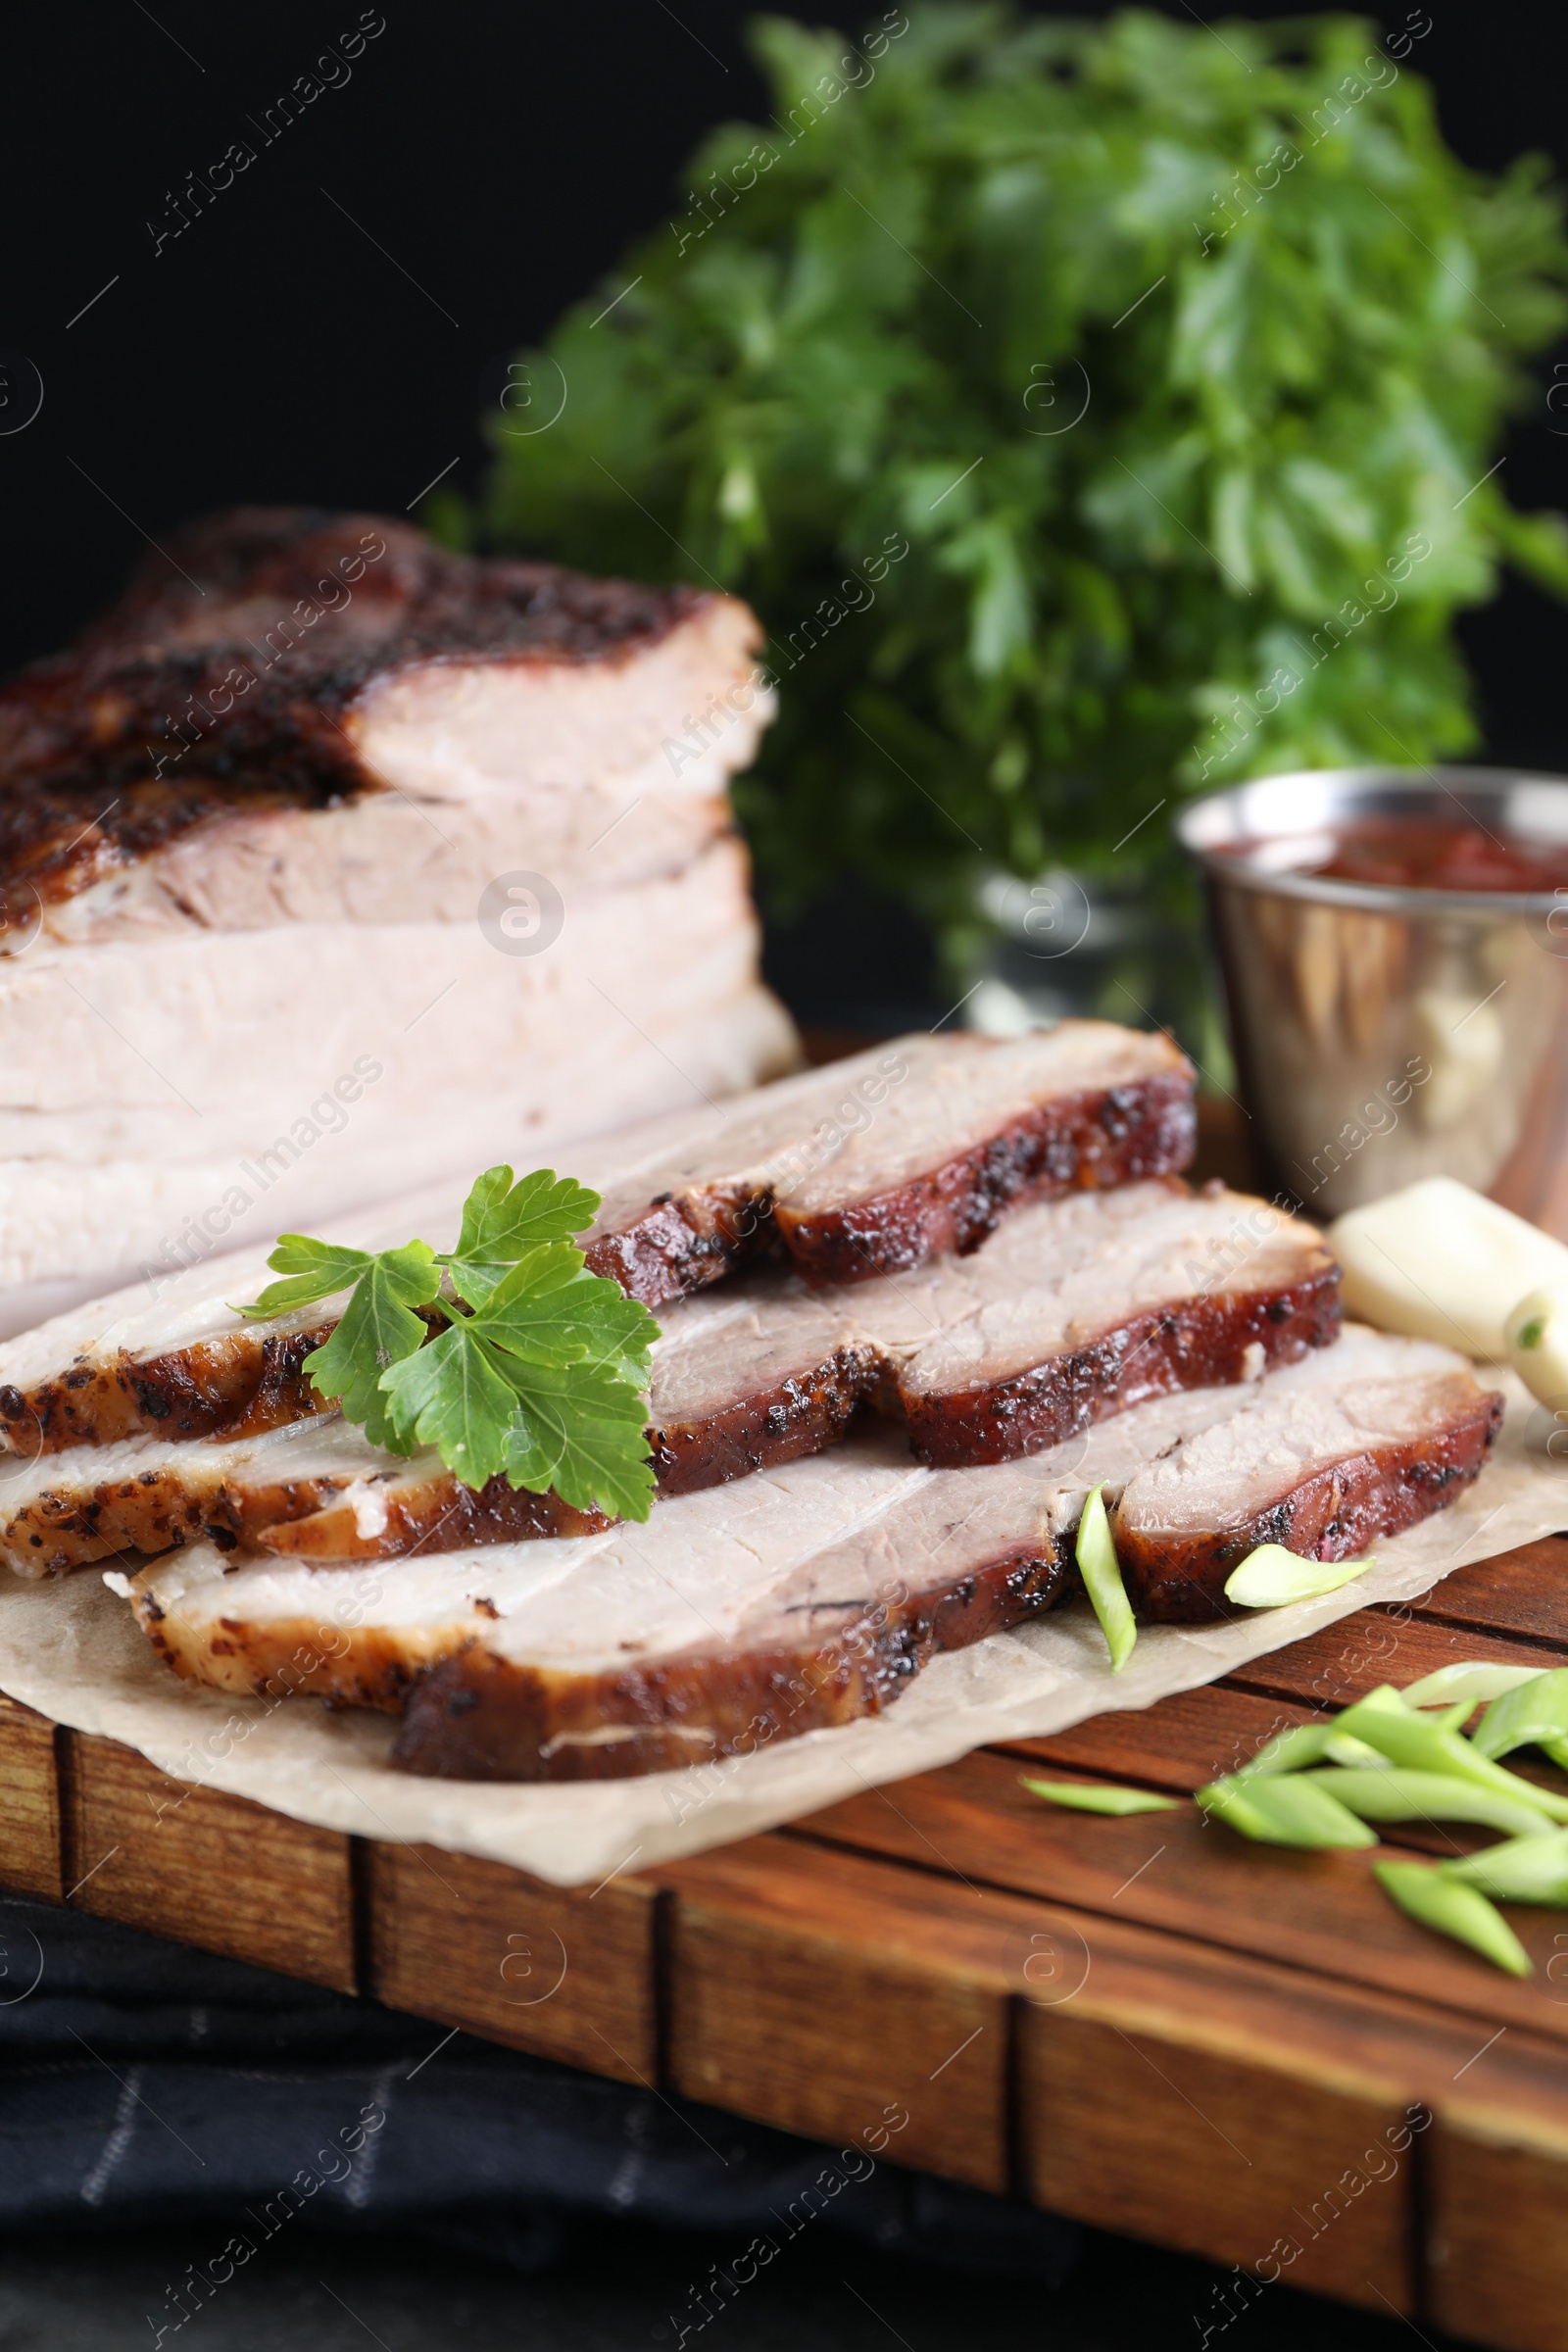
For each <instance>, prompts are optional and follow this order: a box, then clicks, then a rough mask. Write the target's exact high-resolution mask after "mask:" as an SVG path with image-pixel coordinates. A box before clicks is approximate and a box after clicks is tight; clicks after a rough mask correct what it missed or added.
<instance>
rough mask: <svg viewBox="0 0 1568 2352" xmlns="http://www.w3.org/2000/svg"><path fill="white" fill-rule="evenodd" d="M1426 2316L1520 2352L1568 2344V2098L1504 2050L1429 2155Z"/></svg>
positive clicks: (1529, 2062)
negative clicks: (1567, 2216)
mask: <svg viewBox="0 0 1568 2352" xmlns="http://www.w3.org/2000/svg"><path fill="white" fill-rule="evenodd" d="M1427 2162H1428V2167H1429V2208H1430V2210H1429V2220H1428V2229H1427V2237H1426V2244H1425V2247H1424V2249H1423V2251H1424V2259H1425V2268H1426V2276H1427V2291H1426V2308H1427V2311H1428V2313H1429V2315H1430V2317H1431V2318H1432V2320H1433V2321H1434V2322H1435V2323H1436V2324H1437V2326H1439V2327H1446V2328H1448V2329H1450V2330H1451V2331H1452V2332H1453V2333H1454V2334H1455V2335H1459V2336H1463V2337H1466V2338H1468V2339H1471V2340H1473V2341H1474V2342H1476V2343H1479V2344H1504V2345H1507V2346H1508V2347H1510V2352H1562V2347H1563V2345H1564V2343H1565V2342H1568V2229H1564V2227H1563V2215H1564V2211H1565V2209H1568V2097H1565V2095H1564V2086H1563V2085H1562V2083H1561V2082H1559V2081H1557V2080H1556V2079H1555V2078H1554V2077H1553V2076H1552V2075H1551V2074H1550V2073H1549V2072H1548V2070H1546V2069H1544V2068H1542V2067H1541V2066H1540V2064H1539V2061H1538V2059H1537V2055H1536V2053H1535V2052H1534V2051H1533V2050H1532V2049H1530V2048H1528V2047H1519V2048H1515V2049H1513V2050H1510V2049H1509V2045H1508V2042H1506V2041H1504V2042H1500V2043H1499V2044H1498V2045H1497V2046H1496V2048H1495V2050H1491V2051H1488V2052H1487V2054H1486V2056H1485V2058H1484V2059H1483V2060H1482V2061H1481V2062H1480V2064H1479V2065H1478V2066H1477V2067H1476V2068H1475V2070H1474V2072H1473V2073H1470V2074H1466V2075H1463V2076H1461V2077H1460V2078H1459V2079H1458V2081H1457V2082H1455V2083H1454V2084H1453V2085H1452V2086H1451V2089H1450V2092H1449V2095H1448V2098H1447V2100H1446V2104H1445V2107H1444V2108H1443V2110H1442V2111H1440V2113H1439V2115H1438V2117H1437V2125H1436V2129H1435V2130H1434V2131H1433V2133H1432V2142H1431V2147H1430V2149H1429V2151H1428V2158H1427Z"/></svg>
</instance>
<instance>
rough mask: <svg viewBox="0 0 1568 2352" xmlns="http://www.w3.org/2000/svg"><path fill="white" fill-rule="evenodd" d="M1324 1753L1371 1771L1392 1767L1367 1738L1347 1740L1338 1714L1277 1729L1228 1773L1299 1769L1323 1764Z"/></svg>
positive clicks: (1241, 1776)
mask: <svg viewBox="0 0 1568 2352" xmlns="http://www.w3.org/2000/svg"><path fill="white" fill-rule="evenodd" d="M1325 1757H1327V1758H1328V1760H1329V1762H1330V1763H1332V1764H1355V1765H1360V1766H1363V1767H1364V1768H1365V1769H1366V1770H1368V1771H1370V1772H1390V1771H1392V1770H1393V1766H1392V1765H1391V1764H1390V1762H1389V1759H1388V1757H1387V1756H1380V1755H1379V1753H1378V1751H1377V1749H1376V1748H1375V1747H1368V1746H1367V1743H1366V1741H1365V1740H1347V1739H1346V1738H1345V1737H1344V1735H1343V1734H1342V1733H1341V1731H1340V1727H1339V1724H1338V1723H1337V1722H1336V1720H1335V1718H1334V1717H1333V1716H1332V1715H1325V1716H1320V1717H1319V1719H1318V1720H1317V1722H1316V1723H1297V1724H1293V1725H1292V1726H1291V1728H1290V1729H1289V1731H1284V1732H1276V1733H1275V1735H1274V1737H1273V1739H1272V1740H1268V1741H1267V1742H1266V1744H1265V1745H1264V1746H1262V1747H1260V1748H1259V1749H1258V1751H1257V1753H1256V1755H1255V1756H1250V1757H1249V1758H1248V1760H1247V1762H1246V1763H1245V1764H1238V1765H1237V1767H1236V1769H1235V1771H1234V1772H1232V1773H1229V1774H1227V1776H1226V1777H1227V1779H1229V1780H1233V1781H1250V1780H1259V1779H1262V1778H1264V1777H1265V1776H1267V1775H1269V1774H1273V1773H1277V1772H1300V1771H1302V1770H1303V1769H1304V1767H1305V1766H1307V1765H1308V1764H1321V1763H1322V1762H1323V1760H1324V1758H1325Z"/></svg>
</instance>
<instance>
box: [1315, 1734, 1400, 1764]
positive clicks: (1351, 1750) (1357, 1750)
mask: <svg viewBox="0 0 1568 2352" xmlns="http://www.w3.org/2000/svg"><path fill="white" fill-rule="evenodd" d="M1323 1753H1324V1754H1325V1755H1326V1756H1327V1758H1328V1760H1329V1762H1330V1763H1331V1764H1349V1765H1352V1766H1353V1767H1354V1769H1355V1770H1356V1771H1357V1772H1392V1771H1393V1770H1394V1766H1393V1764H1392V1763H1391V1762H1390V1760H1389V1758H1388V1757H1387V1756H1385V1755H1383V1754H1382V1753H1381V1752H1380V1751H1379V1750H1378V1749H1377V1748H1375V1747H1368V1745H1367V1743H1366V1741H1365V1740H1352V1739H1351V1737H1350V1735H1349V1733H1348V1732H1342V1731H1341V1730H1340V1729H1339V1727H1338V1725H1336V1726H1335V1728H1334V1729H1333V1731H1332V1732H1331V1733H1330V1735H1329V1737H1328V1739H1327V1740H1325V1741H1324V1743H1323Z"/></svg>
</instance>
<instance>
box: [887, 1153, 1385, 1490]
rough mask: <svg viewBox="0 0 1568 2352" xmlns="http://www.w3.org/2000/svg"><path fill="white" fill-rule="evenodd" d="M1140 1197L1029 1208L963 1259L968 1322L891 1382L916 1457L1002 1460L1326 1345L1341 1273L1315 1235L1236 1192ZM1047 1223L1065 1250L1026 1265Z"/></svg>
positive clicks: (939, 1334) (943, 1332) (950, 1329)
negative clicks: (1177, 1393)
mask: <svg viewBox="0 0 1568 2352" xmlns="http://www.w3.org/2000/svg"><path fill="white" fill-rule="evenodd" d="M1136 1192H1137V1201H1136V1208H1137V1213H1136V1214H1131V1215H1129V1214H1127V1213H1126V1210H1127V1208H1128V1207H1129V1206H1132V1205H1134V1203H1132V1202H1129V1201H1128V1199H1127V1196H1125V1195H1117V1194H1110V1195H1106V1196H1103V1197H1102V1198H1097V1199H1095V1200H1093V1201H1084V1202H1078V1201H1073V1202H1064V1203H1062V1204H1060V1206H1059V1207H1045V1208H1040V1209H1035V1210H1025V1211H1023V1212H1021V1213H1020V1215H1019V1216H1017V1217H1016V1218H1014V1219H1013V1220H1011V1221H1010V1222H1009V1224H1008V1225H1006V1226H1005V1227H1004V1228H1003V1229H1002V1231H1001V1232H1000V1233H999V1234H998V1235H997V1236H996V1238H995V1240H994V1241H992V1242H991V1243H990V1244H989V1245H988V1246H987V1248H986V1249H985V1250H982V1251H981V1252H980V1253H979V1255H978V1257H976V1258H975V1259H973V1260H972V1261H970V1263H969V1266H968V1267H967V1268H966V1273H967V1279H968V1282H969V1284H970V1286H971V1290H972V1296H973V1299H974V1304H973V1307H972V1309H971V1311H970V1312H968V1313H967V1314H962V1315H954V1316H949V1317H946V1318H943V1321H942V1328H940V1329H939V1330H937V1331H936V1332H935V1333H934V1334H933V1336H931V1337H930V1338H928V1339H926V1340H925V1341H924V1342H923V1343H921V1344H919V1345H917V1346H916V1347H915V1348H913V1349H912V1351H911V1352H910V1353H909V1354H908V1356H907V1359H906V1361H905V1362H904V1363H903V1364H902V1365H901V1367H900V1369H899V1372H898V1383H897V1385H898V1400H899V1405H900V1409H901V1410H902V1411H903V1413H904V1416H905V1418H906V1419H907V1422H908V1425H909V1431H910V1435H911V1437H912V1439H913V1442H914V1446H915V1449H916V1451H917V1452H919V1453H920V1454H921V1455H922V1456H923V1458H924V1459H925V1460H927V1461H931V1462H937V1463H950V1464H951V1463H959V1462H995V1461H1005V1460H1007V1459H1009V1458H1011V1457H1012V1456H1013V1455H1016V1454H1020V1453H1029V1452H1034V1451H1037V1450H1039V1449H1040V1448H1041V1447H1043V1446H1054V1445H1056V1444H1058V1443H1059V1442H1060V1441H1061V1440H1062V1439H1063V1438H1065V1437H1066V1436H1068V1435H1069V1433H1070V1432H1071V1431H1073V1430H1075V1429H1082V1428H1084V1427H1086V1426H1088V1425H1089V1424H1090V1423H1092V1422H1096V1421H1102V1420H1104V1419H1105V1418H1107V1417H1108V1416H1109V1415H1111V1414H1115V1413H1120V1412H1125V1411H1126V1410H1127V1409H1128V1407H1129V1406H1131V1405H1136V1404H1139V1403H1142V1402H1144V1401H1145V1400H1147V1399H1148V1398H1150V1397H1159V1396H1165V1395H1168V1394H1170V1393H1171V1392H1172V1391H1174V1390H1178V1389H1187V1388H1192V1389H1199V1388H1209V1387H1213V1386H1216V1385H1219V1384H1221V1383H1225V1382H1230V1381H1241V1380H1246V1379H1249V1378H1251V1377H1255V1375H1256V1374H1257V1373H1259V1372H1261V1371H1262V1370H1263V1369H1264V1368H1265V1367H1267V1366H1272V1365H1275V1364H1281V1363H1289V1362H1291V1361H1293V1360H1294V1359H1295V1358H1297V1357H1298V1356H1299V1355H1301V1354H1302V1353H1303V1352H1304V1351H1305V1350H1307V1349H1308V1348H1323V1347H1325V1346H1326V1345H1327V1344H1328V1343H1329V1342H1330V1341H1332V1340H1333V1338H1334V1337H1335V1335H1336V1333H1337V1332H1338V1330H1339V1326H1340V1305H1339V1291H1338V1284H1339V1268H1338V1267H1337V1266H1336V1264H1335V1262H1334V1260H1333V1258H1332V1257H1331V1256H1330V1254H1329V1252H1328V1250H1327V1249H1326V1248H1325V1247H1324V1244H1323V1239H1322V1236H1321V1235H1320V1234H1319V1233H1318V1232H1317V1231H1316V1230H1315V1229H1314V1228H1313V1227H1312V1226H1310V1225H1307V1224H1305V1223H1303V1222H1302V1221H1301V1220H1299V1219H1296V1218H1291V1217H1288V1216H1286V1215H1284V1214H1283V1213H1282V1212H1281V1211H1279V1210H1278V1209H1275V1208H1273V1207H1271V1206H1270V1205H1269V1203H1268V1202H1267V1201H1258V1200H1253V1199H1251V1198H1250V1197H1249V1196H1247V1195H1245V1194H1239V1193H1227V1192H1224V1191H1222V1190H1208V1191H1205V1192H1203V1193H1201V1194H1199V1195H1196V1196H1194V1195H1188V1194H1183V1193H1174V1194H1173V1193H1170V1192H1167V1191H1163V1190H1156V1188H1153V1187H1139V1188H1136ZM1053 1223H1059V1224H1061V1225H1062V1226H1063V1227H1065V1228H1067V1231H1066V1232H1065V1233H1064V1235H1063V1241H1064V1242H1069V1241H1070V1243H1071V1244H1072V1245H1073V1246H1072V1247H1071V1248H1060V1249H1058V1250H1055V1251H1053V1250H1051V1248H1050V1247H1049V1246H1048V1247H1045V1248H1040V1247H1038V1246H1037V1249H1036V1251H1035V1261H1034V1263H1031V1247H1030V1246H1031V1243H1033V1242H1035V1240H1036V1235H1037V1233H1038V1232H1039V1231H1040V1229H1041V1228H1049V1227H1050V1226H1051V1225H1052V1224H1053ZM1097 1227H1098V1232H1097ZM1091 1238H1093V1241H1094V1246H1093V1247H1086V1246H1085V1245H1086V1243H1087V1242H1089V1241H1090V1239H1091Z"/></svg>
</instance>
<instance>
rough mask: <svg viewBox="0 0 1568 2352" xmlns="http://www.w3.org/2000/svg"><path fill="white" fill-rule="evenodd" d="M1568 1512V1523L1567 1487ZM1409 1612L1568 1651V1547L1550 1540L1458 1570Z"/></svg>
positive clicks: (1567, 1491)
mask: <svg viewBox="0 0 1568 2352" xmlns="http://www.w3.org/2000/svg"><path fill="white" fill-rule="evenodd" d="M1563 1512H1564V1516H1565V1518H1568V1486H1565V1487H1564V1489H1563ZM1410 1607H1411V1610H1412V1612H1413V1613H1414V1614H1415V1615H1416V1616H1418V1617H1427V1618H1430V1619H1432V1620H1433V1621H1434V1622H1436V1623H1440V1624H1446V1625H1457V1626H1463V1627H1467V1628H1474V1630H1475V1631H1476V1632H1478V1633H1490V1634H1514V1635H1517V1636H1520V1637H1521V1638H1523V1639H1524V1640H1525V1641H1534V1642H1548V1643H1550V1644H1552V1645H1554V1646H1555V1647H1556V1648H1558V1649H1561V1650H1563V1651H1565V1652H1568V1542H1565V1541H1564V1540H1563V1539H1562V1538H1561V1537H1559V1536H1546V1537H1544V1538H1543V1539H1542V1541H1541V1542H1540V1543H1539V1544H1520V1545H1519V1547H1518V1549H1517V1550H1516V1551H1510V1552H1507V1553H1505V1554H1504V1555H1503V1556H1502V1558H1500V1559H1495V1560H1478V1561H1477V1562H1476V1563H1475V1565H1474V1567H1471V1568H1456V1569H1455V1570H1454V1571H1453V1573H1452V1575H1451V1576H1446V1577H1445V1578H1444V1579H1443V1582H1442V1583H1441V1584H1439V1585H1434V1587H1433V1588H1432V1591H1431V1592H1430V1593H1426V1594H1424V1595H1423V1596H1422V1598H1421V1599H1420V1600H1418V1601H1412V1602H1411V1603H1410Z"/></svg>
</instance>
